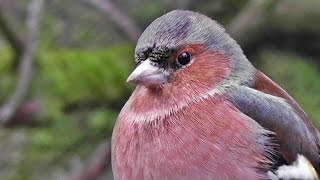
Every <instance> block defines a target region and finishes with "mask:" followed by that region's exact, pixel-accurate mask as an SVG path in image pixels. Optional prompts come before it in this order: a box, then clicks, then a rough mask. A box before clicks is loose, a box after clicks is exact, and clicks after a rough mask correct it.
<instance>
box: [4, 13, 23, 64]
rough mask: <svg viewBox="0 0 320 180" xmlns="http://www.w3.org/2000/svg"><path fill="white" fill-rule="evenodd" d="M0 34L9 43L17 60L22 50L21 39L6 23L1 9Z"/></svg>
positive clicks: (11, 26) (6, 20)
mask: <svg viewBox="0 0 320 180" xmlns="http://www.w3.org/2000/svg"><path fill="white" fill-rule="evenodd" d="M0 32H1V33H2V34H3V36H4V38H5V39H6V40H7V41H8V42H9V45H10V46H11V48H12V49H13V51H14V54H15V56H16V57H15V58H14V59H18V58H19V56H20V55H21V54H22V51H23V49H24V46H23V45H24V44H23V41H22V38H21V37H20V36H19V34H18V32H16V31H15V30H14V28H13V25H12V24H11V23H10V22H9V21H8V18H7V17H6V15H5V13H4V10H3V7H0Z"/></svg>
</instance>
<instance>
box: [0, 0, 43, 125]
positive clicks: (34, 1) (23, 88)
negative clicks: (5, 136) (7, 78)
mask: <svg viewBox="0 0 320 180" xmlns="http://www.w3.org/2000/svg"><path fill="white" fill-rule="evenodd" d="M43 1H44V0H31V2H30V4H29V7H28V18H27V21H26V25H27V39H26V46H25V48H24V50H23V53H22V56H21V60H20V64H19V67H18V80H17V85H16V89H15V91H14V92H13V94H12V96H11V98H10V99H9V100H8V102H7V103H5V104H4V105H3V106H2V107H0V123H6V122H7V121H8V120H10V119H11V118H12V116H13V115H14V113H15V111H16V110H17V108H18V106H19V105H20V104H21V103H22V101H23V99H24V98H25V95H26V92H27V90H28V88H29V84H30V80H31V76H32V64H33V56H34V51H35V48H36V39H37V34H38V30H39V27H38V25H39V20H40V12H41V9H42V6H43Z"/></svg>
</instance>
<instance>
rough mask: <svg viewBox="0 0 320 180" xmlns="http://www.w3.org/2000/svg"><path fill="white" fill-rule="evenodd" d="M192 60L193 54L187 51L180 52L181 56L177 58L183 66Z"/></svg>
mask: <svg viewBox="0 0 320 180" xmlns="http://www.w3.org/2000/svg"><path fill="white" fill-rule="evenodd" d="M190 60H191V55H190V54H189V53H187V52H183V53H181V54H179V56H178V58H177V62H178V63H179V64H181V65H182V66H185V65H187V64H189V62H190Z"/></svg>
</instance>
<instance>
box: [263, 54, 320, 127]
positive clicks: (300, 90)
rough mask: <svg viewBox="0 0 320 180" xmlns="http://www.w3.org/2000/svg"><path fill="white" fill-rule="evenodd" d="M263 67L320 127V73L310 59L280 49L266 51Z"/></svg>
mask: <svg viewBox="0 0 320 180" xmlns="http://www.w3.org/2000/svg"><path fill="white" fill-rule="evenodd" d="M259 66H260V67H261V69H262V70H263V71H264V72H265V73H266V74H267V75H268V76H269V77H270V78H271V79H273V80H274V81H275V82H277V83H278V84H279V85H280V86H282V87H283V88H284V89H285V90H286V91H287V92H288V93H289V94H291V95H292V97H293V98H294V99H295V100H296V101H297V102H298V103H299V104H300V106H301V107H302V108H303V109H304V110H305V111H306V113H307V114H308V115H309V117H310V118H311V119H312V120H314V122H315V123H317V126H318V127H320V111H319V109H320V94H319V92H320V83H319V77H320V73H319V71H318V70H317V68H316V66H314V65H313V64H312V63H311V60H310V59H305V58H302V57H299V56H295V55H293V54H288V53H281V52H278V51H275V50H273V51H264V52H263V53H262V55H261V62H260V64H259Z"/></svg>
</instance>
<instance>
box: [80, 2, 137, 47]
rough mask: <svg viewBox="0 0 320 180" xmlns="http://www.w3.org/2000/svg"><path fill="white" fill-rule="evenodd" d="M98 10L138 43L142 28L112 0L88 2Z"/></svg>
mask: <svg viewBox="0 0 320 180" xmlns="http://www.w3.org/2000/svg"><path fill="white" fill-rule="evenodd" d="M86 1H87V2H89V3H90V4H92V5H93V6H94V7H96V8H97V9H100V10H101V11H103V12H104V13H106V14H107V15H108V17H109V18H111V20H112V21H114V22H115V23H116V24H117V25H118V26H119V27H120V28H121V29H122V30H123V31H124V32H125V33H126V34H127V36H128V37H129V38H130V40H131V41H133V42H136V41H137V40H138V38H139V36H140V34H141V33H142V30H141V29H140V27H139V26H138V25H137V24H136V23H135V22H134V20H133V19H131V18H130V17H129V16H128V15H126V14H125V13H124V12H122V11H121V10H120V9H119V8H118V7H117V5H116V4H114V3H113V2H112V1H110V0H86Z"/></svg>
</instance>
